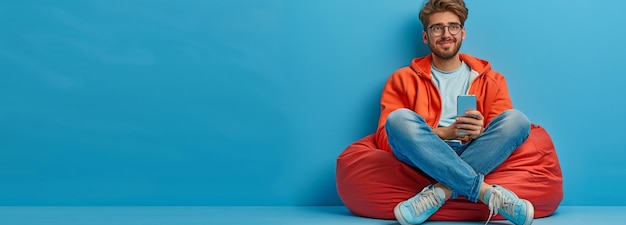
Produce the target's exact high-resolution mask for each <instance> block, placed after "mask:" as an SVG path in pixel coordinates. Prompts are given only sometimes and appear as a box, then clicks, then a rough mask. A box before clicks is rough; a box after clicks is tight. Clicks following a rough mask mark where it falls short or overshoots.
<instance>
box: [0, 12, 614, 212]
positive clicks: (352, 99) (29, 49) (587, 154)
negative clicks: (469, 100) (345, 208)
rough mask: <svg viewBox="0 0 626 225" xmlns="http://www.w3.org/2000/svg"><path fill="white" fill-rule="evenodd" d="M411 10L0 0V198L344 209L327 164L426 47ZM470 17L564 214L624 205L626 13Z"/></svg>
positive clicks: (470, 45)
mask: <svg viewBox="0 0 626 225" xmlns="http://www.w3.org/2000/svg"><path fill="white" fill-rule="evenodd" d="M420 5H421V1H409V0H396V1H365V2H363V1H331V0H320V1H291V0H230V1H218V0H208V1H207V0H188V1H171V0H169V1H168V0H132V1H123V0H113V1H105V0H91V1H86V0H68V1H45V0H39V1H36V0H24V1H2V2H0V28H1V30H2V32H1V33H0V205H336V204H341V201H340V200H339V198H338V197H337V194H336V191H335V183H334V169H335V158H336V156H337V155H338V154H339V153H340V152H341V151H342V150H343V149H344V148H345V147H346V146H347V145H349V144H350V143H352V142H354V141H355V140H357V139H359V138H361V137H362V136H364V135H367V134H369V133H372V132H373V131H374V130H375V126H376V123H377V117H378V98H379V95H380V91H381V88H382V85H383V83H384V82H385V80H386V79H387V77H388V76H389V75H390V74H391V73H392V72H393V71H394V70H395V69H397V68H399V67H401V66H405V65H407V63H409V61H410V60H411V58H413V57H416V56H420V55H424V54H427V53H428V50H427V48H426V47H425V46H424V45H423V44H422V42H421V36H420V32H421V31H420V30H421V29H422V28H421V24H420V23H419V21H418V20H417V17H416V15H417V12H418V10H419V7H420ZM468 7H469V8H470V16H469V20H468V21H467V23H466V27H467V39H466V40H465V42H464V44H463V48H462V51H463V52H466V53H470V54H472V55H475V56H477V57H481V58H485V59H488V60H490V61H491V62H492V63H493V65H494V68H495V69H496V70H498V71H500V72H502V73H503V74H505V75H506V76H507V78H508V83H509V88H510V92H511V96H512V98H513V100H514V103H515V106H516V107H517V108H519V109H521V110H523V111H524V112H526V114H527V115H528V116H529V117H530V118H531V120H532V121H533V122H535V123H537V124H540V125H542V126H544V127H545V128H546V129H547V130H548V132H549V133H550V134H551V135H552V138H553V140H554V142H555V145H556V147H557V151H558V153H559V156H560V159H561V163H562V168H563V171H564V177H565V181H564V184H565V199H564V201H563V205H623V204H624V202H626V197H624V196H623V195H620V194H618V193H619V192H615V191H612V190H623V189H626V183H625V182H623V181H622V180H623V179H624V178H626V163H623V162H625V161H626V154H624V152H623V151H624V147H623V146H624V145H623V143H622V141H621V140H624V137H625V136H626V132H625V131H624V130H625V129H624V127H626V122H624V121H625V120H623V119H621V116H623V115H626V107H625V106H624V100H623V97H624V96H625V95H624V93H622V90H624V88H623V86H624V85H623V84H624V81H626V79H625V78H624V74H623V73H624V72H623V71H624V70H623V66H624V63H622V60H623V59H624V57H623V53H624V52H625V51H626V44H624V41H623V40H622V39H623V37H624V35H625V34H626V31H625V29H624V28H623V26H622V21H623V19H621V16H619V15H620V14H623V12H622V10H621V9H623V8H624V7H626V2H624V1H618V0H613V1H608V0H607V1H591V2H590V1H587V2H584V4H583V3H574V2H572V1H566V0H559V1H539V0H533V1H488V2H487V1H485V2H482V1H468ZM604 185H607V186H604ZM599 188H602V189H603V190H606V191H598V190H599Z"/></svg>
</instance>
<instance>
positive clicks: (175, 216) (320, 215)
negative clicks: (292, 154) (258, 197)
mask: <svg viewBox="0 0 626 225" xmlns="http://www.w3.org/2000/svg"><path fill="white" fill-rule="evenodd" d="M0 224H1V225H105V224H106V225H131V224H132V225H148V224H149V225H204V224H329V225H333V224H379V225H391V224H397V223H396V222H395V221H392V220H376V219H368V218H362V217H357V216H354V215H352V214H350V212H349V211H348V210H347V209H346V208H345V207H343V206H323V207H0ZM425 224H434V225H443V224H454V225H463V224H472V225H477V224H484V222H427V223H425ZM490 224H495V225H500V224H510V223H508V222H507V221H493V222H491V223H490ZM533 224H534V225H542V224H574V225H576V224H626V206H611V207H601V206H561V207H560V208H559V209H558V210H557V212H556V213H555V214H554V215H553V216H551V217H548V218H542V219H536V220H535V222H534V223H533Z"/></svg>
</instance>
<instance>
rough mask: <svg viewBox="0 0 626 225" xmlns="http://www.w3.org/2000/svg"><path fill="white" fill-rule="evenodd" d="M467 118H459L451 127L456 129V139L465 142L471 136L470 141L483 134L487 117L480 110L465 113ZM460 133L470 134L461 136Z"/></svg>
mask: <svg viewBox="0 0 626 225" xmlns="http://www.w3.org/2000/svg"><path fill="white" fill-rule="evenodd" d="M465 114H466V115H467V116H459V117H457V118H456V121H455V122H454V123H453V124H452V125H451V126H452V127H454V129H455V132H454V134H455V135H456V139H459V140H465V139H466V138H467V137H466V136H469V137H470V139H476V138H478V136H480V135H481V134H482V133H483V130H484V129H483V125H484V124H485V121H484V120H485V117H484V116H483V114H481V113H480V112H479V111H478V110H469V111H467V112H465ZM458 132H465V133H468V134H467V135H463V136H461V135H459V134H458ZM466 141H467V140H466Z"/></svg>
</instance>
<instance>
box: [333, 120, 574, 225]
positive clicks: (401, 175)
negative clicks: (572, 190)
mask: <svg viewBox="0 0 626 225" xmlns="http://www.w3.org/2000/svg"><path fill="white" fill-rule="evenodd" d="M336 179H337V192H338V193H339V196H340V198H341V200H342V201H343V203H344V204H345V205H346V207H347V208H348V209H349V210H350V211H351V212H352V213H353V214H356V215H359V216H364V217H370V218H377V219H395V217H394V215H393V208H394V207H395V206H396V204H398V203H399V202H401V201H404V200H406V199H408V198H410V197H413V196H414V195H415V194H417V193H418V192H419V191H421V190H422V189H423V188H424V187H425V186H426V185H428V184H431V183H435V181H434V180H433V179H432V178H430V177H429V176H427V175H425V174H424V173H422V172H421V171H419V170H417V169H414V168H412V167H410V166H408V165H406V164H404V163H402V162H401V161H399V160H398V159H396V158H395V156H393V154H392V153H390V152H387V151H383V150H380V149H378V148H377V147H376V144H375V142H374V136H373V134H372V135H368V136H366V137H364V138H362V139H361V140H358V141H356V142H355V143H353V144H351V145H350V146H348V147H347V148H346V149H345V150H344V151H343V153H341V155H339V157H338V158H337V171H336ZM562 181H563V178H562V175H561V166H560V164H559V160H558V158H557V155H556V151H555V149H554V144H553V143H552V139H551V138H550V136H549V135H548V133H547V132H546V130H545V129H543V128H542V127H541V126H538V125H535V124H533V125H532V126H531V130H530V135H529V137H528V139H527V140H526V142H524V144H522V145H521V146H520V147H519V148H518V149H516V150H515V151H513V154H512V155H511V156H510V157H509V158H508V159H507V160H506V161H505V162H504V163H502V165H500V167H498V168H497V169H496V170H495V171H493V172H492V173H490V174H488V175H486V176H485V182H487V183H489V184H498V185H501V186H503V187H505V188H507V189H509V190H511V191H513V192H515V193H516V194H517V195H518V196H519V197H520V198H524V199H527V200H529V201H530V202H532V203H533V205H534V207H535V218H539V217H546V216H549V215H551V214H552V213H554V211H555V210H556V209H557V207H558V206H559V204H560V203H561V200H562V199H563V185H562ZM488 216H489V210H488V208H487V206H486V205H485V204H483V203H480V202H478V203H473V202H470V201H468V200H467V199H465V198H463V197H461V198H458V199H450V200H448V201H446V203H445V204H444V205H443V206H442V207H441V209H439V210H438V211H437V212H436V213H435V214H434V215H432V216H431V217H430V218H429V220H446V221H458V220H463V221H468V220H487V217H488ZM493 219H504V218H503V217H502V216H501V215H500V214H498V215H497V216H496V217H494V218H493Z"/></svg>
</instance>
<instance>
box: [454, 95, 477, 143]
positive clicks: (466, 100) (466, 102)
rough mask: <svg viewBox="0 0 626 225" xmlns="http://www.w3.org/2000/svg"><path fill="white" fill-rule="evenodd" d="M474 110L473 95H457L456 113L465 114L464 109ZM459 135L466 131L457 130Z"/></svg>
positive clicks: (464, 133) (474, 101)
mask: <svg viewBox="0 0 626 225" xmlns="http://www.w3.org/2000/svg"><path fill="white" fill-rule="evenodd" d="M468 110H476V96H475V95H459V97H457V99H456V115H457V116H465V111H468ZM458 134H459V135H467V132H458Z"/></svg>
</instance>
